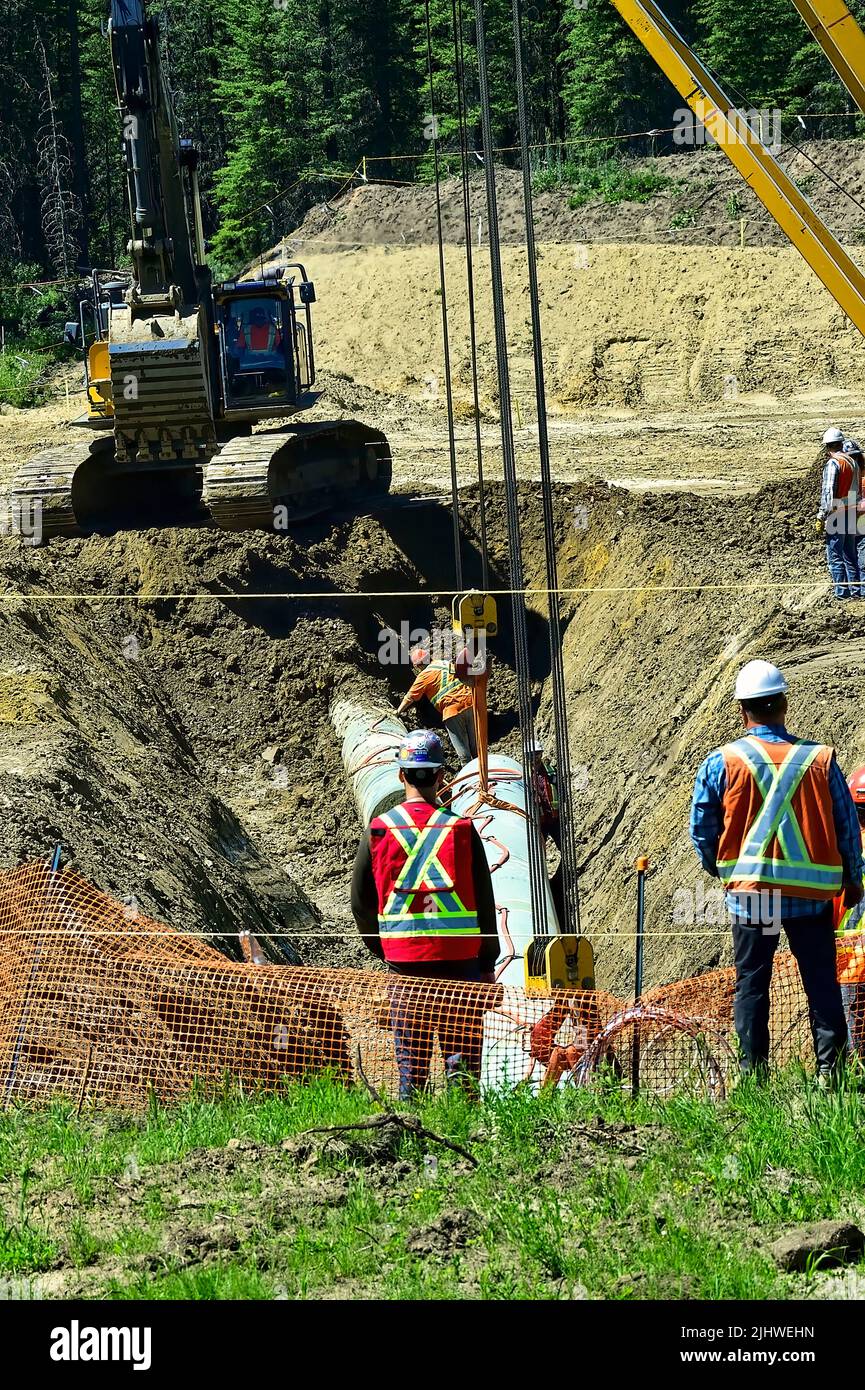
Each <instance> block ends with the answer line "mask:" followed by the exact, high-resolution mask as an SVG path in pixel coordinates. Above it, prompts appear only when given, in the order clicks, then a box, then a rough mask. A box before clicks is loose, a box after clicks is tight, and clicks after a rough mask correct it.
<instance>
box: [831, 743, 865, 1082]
mask: <svg viewBox="0 0 865 1390" xmlns="http://www.w3.org/2000/svg"><path fill="white" fill-rule="evenodd" d="M847 786H848V787H849V788H850V795H851V796H852V798H853V804H854V805H855V807H856V815H857V816H858V818H859V826H860V829H861V832H862V842H863V846H865V767H857V768H856V771H855V772H851V774H850V776H849V777H848V779H847ZM863 886H865V883H863ZM835 932H836V940H837V946H838V980H839V983H840V985H841V998H842V1000H843V1002H844V1012H845V1014H846V1015H847V1036H848V1039H849V1042H850V1050H851V1052H852V1053H854V1055H856V1056H857V1057H860V1058H861V1059H862V1060H863V1061H865V897H863V898H860V900H859V902H858V903H854V904H853V905H852V906H849V907H848V906H847V904H846V903H845V901H844V897H843V894H839V896H838V897H837V898H836V899H835Z"/></svg>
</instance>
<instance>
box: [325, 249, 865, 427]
mask: <svg viewBox="0 0 865 1390" xmlns="http://www.w3.org/2000/svg"><path fill="white" fill-rule="evenodd" d="M503 261H504V272H505V280H506V288H507V301H506V308H507V322H508V332H509V341H510V348H511V375H512V380H513V389H514V393H515V395H516V396H517V398H518V401H519V402H520V406H519V412H518V419H517V423H521V422H522V421H523V420H524V419H526V418H528V419H531V418H532V417H533V411H534V403H533V383H534V376H533V363H532V357H531V350H532V349H531V327H530V318H529V303H528V289H527V285H526V266H525V257H524V255H523V253H522V251H521V250H518V249H517V248H506V249H505V252H504V256H503ZM446 263H447V275H448V284H449V287H450V299H449V306H450V316H449V319H450V322H449V327H450V344H451V357H452V366H453V376H454V393H455V400H456V405H457V412H458V415H459V416H460V418H461V419H465V418H468V417H470V416H471V412H472V382H471V362H470V356H469V343H470V337H469V320H468V309H467V303H466V296H465V294H464V293H463V287H464V284H465V264H464V258H463V255H462V252H461V251H460V250H459V249H458V248H456V247H454V248H451V249H449V251H448V254H447V257H446ZM476 268H477V331H478V340H479V343H478V346H479V372H480V384H481V403H482V407H483V409H484V411H485V412H486V413H487V414H488V415H489V416H491V417H494V416H495V414H496V413H497V406H498V399H497V397H498V387H497V378H496V367H495V354H494V349H493V343H494V336H493V324H492V302H491V296H490V290H489V284H490V281H489V263H488V257H487V255H486V253H484V254H483V255H481V256H479V257H478V259H477V267H476ZM309 269H310V271H311V273H312V274H313V275H314V277H315V278H316V280H317V282H318V292H319V302H318V304H317V306H316V309H317V318H316V335H317V343H318V355H319V359H320V361H321V363H322V365H323V366H324V367H325V368H326V370H327V371H329V372H330V373H342V374H344V375H347V376H349V377H351V378H353V379H354V380H355V381H356V382H359V383H362V385H363V386H365V387H373V388H376V389H377V390H379V391H383V392H386V393H394V394H396V395H397V396H400V395H401V396H409V397H413V398H414V399H415V401H417V402H419V403H421V404H423V406H424V407H425V408H426V409H429V410H436V409H437V410H441V407H442V405H443V402H444V396H445V385H444V375H443V366H442V326H441V300H440V297H439V293H438V285H439V274H438V258H437V253H436V251H435V250H434V249H433V248H431V247H413V248H409V249H405V250H399V251H398V250H396V249H395V248H392V247H378V248H373V249H370V250H366V251H364V252H362V253H355V254H349V253H342V254H332V255H327V256H326V257H322V258H321V259H319V258H318V253H313V254H311V255H310V256H309ZM539 277H540V290H541V313H542V322H543V331H544V352H545V363H546V370H547V387H548V393H549V400H550V403H551V406H552V408H553V409H554V410H557V411H558V412H566V413H567V414H568V415H569V416H571V415H573V414H574V413H575V412H584V411H586V410H599V409H607V410H609V409H610V408H612V409H615V410H617V411H622V410H624V411H652V412H653V413H654V414H656V415H657V414H659V413H661V412H670V411H674V410H675V411H678V412H686V413H690V412H694V411H697V410H699V409H700V408H702V407H703V406H704V405H705V404H712V405H717V406H718V407H719V408H720V409H722V410H725V411H726V412H727V414H728V417H729V418H728V419H727V420H725V421H724V423H723V428H724V429H725V431H726V438H725V439H724V440H723V441H719V442H722V443H723V445H724V447H726V446H727V445H728V443H729V442H733V443H734V444H735V442H736V433H737V427H738V426H739V425H740V424H741V425H742V426H745V427H750V426H751V425H752V424H755V423H759V421H760V418H761V416H762V415H765V413H766V411H767V410H768V409H771V408H772V406H773V404H774V403H775V402H777V401H784V402H787V401H789V398H790V397H794V398H795V399H796V400H797V401H798V402H800V403H802V404H808V398H809V393H813V392H815V391H817V390H821V389H823V390H828V389H831V390H833V391H837V392H843V391H847V392H855V391H858V392H860V393H861V388H862V382H863V379H865V349H863V343H862V338H861V336H860V334H859V333H858V332H857V331H856V330H855V329H854V328H853V327H852V325H850V324H849V323H848V322H847V321H846V319H845V318H844V315H843V314H842V313H841V311H840V309H838V308H837V306H836V305H835V302H834V300H833V299H832V298H831V297H830V295H829V294H828V292H827V291H826V290H824V289H823V287H822V286H821V285H820V283H819V282H818V281H817V280H816V279H815V277H814V276H813V274H812V272H811V271H810V270H809V268H808V266H807V265H806V263H805V262H804V261H803V260H802V259H801V258H800V257H799V256H798V254H797V253H796V252H795V251H793V250H792V249H789V248H788V249H774V248H768V249H765V250H757V249H747V248H746V249H745V250H744V251H742V250H735V251H729V250H724V249H714V250H705V251H703V252H702V253H701V254H700V255H699V256H696V255H695V253H694V251H693V250H691V249H687V248H675V249H674V248H668V247H661V246H604V247H601V246H592V247H585V246H584V247H581V248H578V249H577V251H575V250H574V248H573V247H565V246H556V245H544V246H542V247H541V253H540V263H539ZM407 304H408V305H410V306H411V311H410V312H408V313H407V312H406V305H407ZM323 405H324V407H325V408H326V409H331V410H332V409H333V405H332V404H330V403H329V401H328V400H327V399H326V400H325V401H324V403H323ZM604 418H605V419H606V420H607V421H609V419H610V417H609V414H607V415H606V416H605V417H604ZM658 423H660V422H656V428H657V424H658ZM665 423H666V422H665ZM823 428H825V425H824V426H823ZM822 432H823V430H822V429H821V430H820V431H819V432H818V433H816V435H815V437H816V438H817V439H818V440H819V438H820V435H821V434H822ZM439 448H441V442H440V441H439Z"/></svg>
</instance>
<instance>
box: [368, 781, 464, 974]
mask: <svg viewBox="0 0 865 1390" xmlns="http://www.w3.org/2000/svg"><path fill="white" fill-rule="evenodd" d="M471 836H472V824H471V821H469V820H465V819H463V818H462V817H461V816H456V815H454V813H453V812H452V811H448V810H446V809H445V808H444V807H443V806H430V805H429V803H428V802H426V801H411V802H404V803H403V804H402V805H401V806H395V807H394V809H393V810H392V811H387V812H386V813H385V814H384V815H383V816H376V818H375V820H374V821H373V822H372V824H371V826H370V850H371V857H372V872H373V878H374V879H375V885H376V890H377V893H378V928H379V936H380V938H381V944H382V950H383V952H384V958H385V960H389V961H395V962H396V961H401V962H406V961H447V960H476V959H477V957H478V955H479V954H480V947H481V937H480V924H479V922H478V916H477V907H476V902H475V888H474V878H473V875H472V839H471Z"/></svg>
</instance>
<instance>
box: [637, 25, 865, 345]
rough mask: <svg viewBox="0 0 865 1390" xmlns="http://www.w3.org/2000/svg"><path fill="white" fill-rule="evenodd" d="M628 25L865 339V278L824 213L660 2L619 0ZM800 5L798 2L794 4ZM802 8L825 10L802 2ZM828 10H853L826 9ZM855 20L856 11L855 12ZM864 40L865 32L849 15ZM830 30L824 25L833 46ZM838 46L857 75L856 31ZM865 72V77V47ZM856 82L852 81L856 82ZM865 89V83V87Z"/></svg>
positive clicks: (839, 37)
mask: <svg viewBox="0 0 865 1390" xmlns="http://www.w3.org/2000/svg"><path fill="white" fill-rule="evenodd" d="M612 3H613V4H614V5H615V7H616V9H617V10H618V12H619V14H620V15H621V16H622V18H623V19H624V21H625V23H626V24H627V25H628V26H629V27H630V28H631V29H632V30H633V32H634V34H635V35H636V37H637V38H638V39H639V40H640V42H641V43H642V45H643V47H644V48H645V49H646V51H647V52H648V53H649V55H650V57H652V58H653V59H654V61H655V62H656V63H657V65H658V67H659V68H660V69H661V71H662V72H663V73H664V74H665V75H666V77H667V78H668V79H669V80H670V82H671V83H672V84H673V86H674V87H675V88H676V91H677V92H678V93H679V95H680V96H681V97H682V99H683V100H684V101H686V102H687V103H688V105H689V107H690V108H691V110H692V111H693V113H694V115H695V116H696V117H697V119H698V120H699V121H700V122H701V123H702V124H703V125H704V126H705V128H706V130H707V131H708V132H709V134H710V135H711V136H712V137H713V139H714V140H715V141H716V142H717V144H718V145H719V146H720V148H721V149H722V150H723V151H724V154H725V155H726V156H727V158H728V159H729V160H730V161H731V163H732V164H733V165H734V166H735V168H736V169H737V170H738V171H739V173H740V174H741V175H742V178H743V179H744V180H745V182H746V183H747V184H748V185H749V187H750V188H752V189H753V190H754V193H755V194H756V195H757V197H758V198H759V199H760V202H761V203H762V204H763V206H764V207H765V208H766V210H767V211H768V212H769V213H770V214H771V216H772V217H773V218H774V219H775V221H776V222H777V224H778V226H779V227H780V228H781V230H782V231H783V232H784V234H785V235H786V236H787V238H788V239H789V241H790V243H791V244H792V245H793V246H795V247H796V250H797V251H799V252H800V253H801V255H802V256H803V257H804V258H805V260H806V261H807V262H808V264H809V266H810V267H811V269H812V270H813V271H814V272H815V274H816V275H818V276H819V278H820V279H821V280H822V282H823V284H824V285H825V286H826V289H827V290H828V291H829V293H830V294H831V295H832V297H833V298H834V299H835V301H836V302H837V303H838V304H839V305H840V307H841V308H842V309H843V311H844V313H845V314H846V315H847V317H848V318H849V319H850V320H851V322H852V323H854V324H855V325H856V327H857V328H858V329H859V332H860V333H861V334H863V336H865V275H863V273H862V271H861V270H860V269H859V267H858V266H857V265H856V263H855V262H854V261H853V260H852V259H851V257H850V256H848V254H847V252H846V251H845V250H844V248H843V246H842V245H841V243H840V242H839V241H838V240H837V238H836V237H835V236H833V234H832V233H831V232H830V231H829V229H828V227H826V226H825V224H824V223H823V222H822V221H821V219H820V218H819V217H818V216H817V213H816V212H815V211H814V209H813V208H812V206H811V204H810V203H809V202H808V199H807V198H806V197H804V195H803V194H802V193H801V192H800V190H799V189H798V188H797V187H796V184H795V183H794V182H793V180H792V179H791V178H790V176H789V174H787V173H785V171H784V170H783V169H782V168H781V165H780V164H779V163H778V161H777V160H776V159H775V158H774V157H773V155H772V154H770V152H769V150H768V149H767V148H766V146H765V145H764V144H763V143H762V141H761V140H760V139H759V136H758V135H757V134H756V133H755V132H754V131H753V130H752V128H751V126H750V125H749V123H748V120H747V118H746V117H745V115H743V113H742V112H741V111H740V110H738V109H737V107H736V105H735V103H734V102H732V101H731V100H730V99H729V97H727V95H726V94H725V93H724V91H723V90H722V88H721V87H720V86H719V85H718V83H717V82H716V81H715V79H714V78H713V76H712V74H711V73H710V72H709V71H708V69H707V68H706V67H705V66H704V65H703V64H702V63H701V62H700V59H699V58H698V57H697V55H696V54H695V53H694V52H693V51H692V50H691V49H690V48H689V47H688V45H687V44H686V42H685V40H684V39H683V38H682V36H681V34H679V33H678V32H677V30H676V29H675V28H674V27H673V25H672V24H671V23H670V21H669V20H668V19H667V17H666V15H665V14H664V13H663V11H662V10H660V9H659V8H658V6H657V5H656V4H655V3H654V0H612ZM794 3H797V0H794ZM798 7H799V8H800V9H805V8H808V9H811V10H814V9H816V8H817V6H816V5H811V4H808V5H806V4H805V0H798ZM820 8H821V9H825V10H827V11H828V10H830V9H833V8H845V7H843V6H832V5H830V4H828V3H826V4H821V5H820ZM847 13H848V15H849V11H848V12H847ZM849 18H850V22H851V24H853V25H854V27H855V29H856V33H857V34H858V38H859V40H861V41H862V43H863V45H865V38H863V35H862V32H861V30H860V29H859V28H858V25H855V21H853V18H852V15H849ZM829 32H830V31H829V29H828V28H825V27H824V36H825V38H826V42H827V43H828V42H829V37H828V35H829ZM831 33H832V35H833V36H834V37H833V39H832V43H833V46H834V47H836V48H838V49H839V52H843V53H844V54H846V61H847V65H848V66H849V68H850V71H851V74H854V70H855V66H856V64H857V62H858V55H856V54H854V53H853V44H852V30H851V29H850V27H849V26H847V25H846V22H845V29H844V30H843V31H842V29H841V28H840V26H835V27H834V28H833V29H832V30H831ZM861 70H862V72H863V74H865V49H863V56H862V67H861ZM851 80H852V79H851ZM863 92H865V85H863Z"/></svg>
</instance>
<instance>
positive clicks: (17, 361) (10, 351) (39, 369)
mask: <svg viewBox="0 0 865 1390" xmlns="http://www.w3.org/2000/svg"><path fill="white" fill-rule="evenodd" d="M48 365H49V359H48V358H47V357H46V356H44V355H43V354H41V353H36V352H28V351H25V349H24V348H21V349H14V348H12V347H7V349H6V351H5V352H0V405H13V406H16V407H17V408H18V409H22V408H23V407H24V406H28V405H36V404H38V403H39V401H40V400H41V399H42V392H41V385H42V380H43V378H44V375H45V371H46V369H47V367H48Z"/></svg>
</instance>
